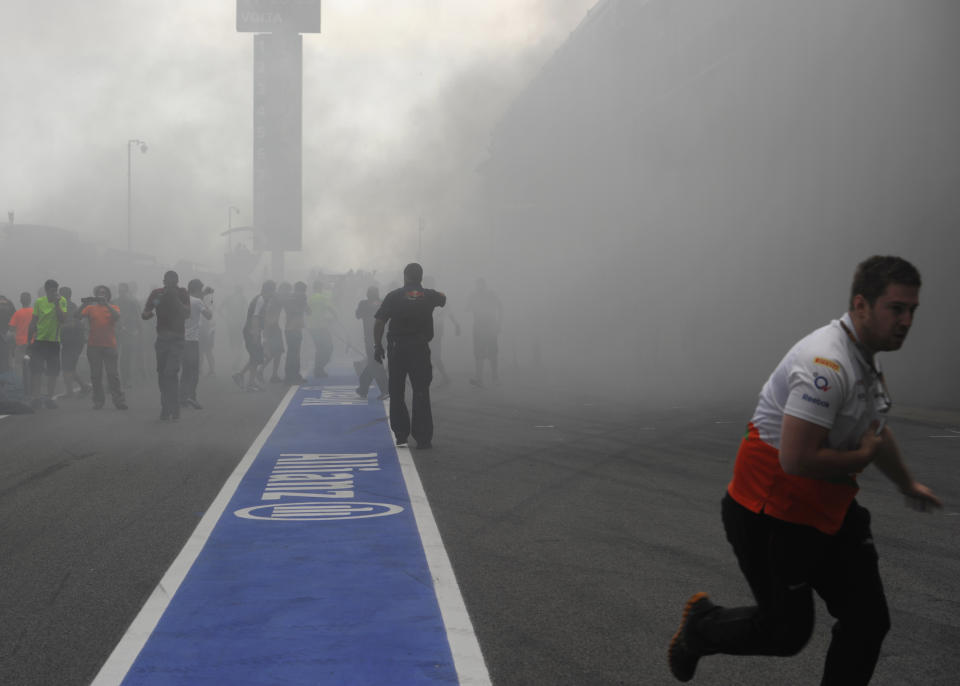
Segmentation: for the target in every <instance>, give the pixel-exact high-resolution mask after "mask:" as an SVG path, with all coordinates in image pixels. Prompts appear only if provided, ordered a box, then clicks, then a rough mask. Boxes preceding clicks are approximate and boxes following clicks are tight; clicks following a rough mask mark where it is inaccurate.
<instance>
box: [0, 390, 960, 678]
mask: <svg viewBox="0 0 960 686" xmlns="http://www.w3.org/2000/svg"><path fill="white" fill-rule="evenodd" d="M461 379H462V377H461ZM284 390H285V389H284V387H283V386H281V385H271V386H270V387H269V388H268V389H267V390H266V391H265V392H262V393H243V392H240V391H239V390H238V389H236V387H235V386H233V385H232V383H231V382H230V381H229V379H228V378H225V377H224V378H220V377H217V378H210V377H205V378H204V379H202V381H201V386H200V400H201V402H203V403H204V405H205V408H204V409H203V410H186V409H185V410H184V411H183V415H182V419H181V420H180V421H179V422H177V423H161V422H160V421H159V419H158V415H159V398H158V394H157V392H156V390H155V389H154V387H153V386H152V385H148V386H147V387H146V388H143V389H140V390H135V391H133V392H131V394H130V396H129V400H130V406H131V407H130V410H128V411H126V412H120V411H117V410H113V409H109V403H108V409H104V410H101V411H93V410H92V409H90V407H89V401H87V400H74V401H68V400H64V401H62V402H61V403H60V406H61V407H60V409H59V410H55V411H45V410H41V411H39V412H38V413H37V414H34V415H21V416H12V417H7V418H5V419H0V452H2V459H0V573H2V577H0V578H2V579H3V583H2V584H0V616H2V618H3V621H2V622H0V684H4V685H6V684H11V685H17V686H21V685H22V686H33V685H38V686H50V685H57V686H69V685H72V684H77V685H85V684H88V683H89V682H90V680H91V679H92V678H93V677H94V676H95V675H96V673H97V671H98V669H99V667H100V665H101V664H102V663H103V661H104V660H105V659H106V658H107V656H108V655H109V653H110V651H111V650H112V649H113V647H114V645H115V644H116V642H117V641H118V640H119V638H120V637H121V636H122V635H123V633H124V631H125V630H126V627H127V625H128V624H129V622H130V621H131V620H132V619H133V617H134V616H135V615H136V613H137V612H138V611H139V609H140V607H141V605H142V604H143V602H144V601H145V600H146V598H147V596H148V595H149V594H150V593H151V591H152V590H153V588H154V587H155V586H156V584H157V582H158V581H159V579H160V577H161V576H162V575H163V573H164V572H165V571H166V569H167V566H168V565H169V564H170V562H172V560H173V559H174V558H175V557H176V555H177V553H178V552H179V551H180V549H181V548H182V546H183V544H184V542H185V541H186V539H187V538H188V536H189V535H190V533H191V532H192V531H193V529H194V527H195V526H196V524H197V522H198V521H199V519H200V517H201V516H202V514H203V512H204V511H205V510H206V508H207V507H208V506H209V504H210V503H211V501H212V500H213V499H214V497H215V496H216V494H217V493H218V492H219V490H220V488H221V486H222V484H223V482H224V480H225V479H226V478H227V476H228V475H229V474H230V473H231V472H232V471H233V468H234V467H235V466H236V464H237V463H238V462H239V461H240V459H241V457H242V456H243V454H244V452H245V451H246V449H247V447H248V446H249V445H250V443H251V442H252V441H253V440H254V438H255V437H256V435H257V434H258V433H259V431H260V430H261V428H262V427H263V425H264V424H265V423H266V421H267V419H268V418H269V416H270V414H271V413H272V411H273V410H274V408H275V407H276V405H277V403H278V402H279V400H280V398H281V396H282V394H283V391H284ZM752 404H753V398H743V399H742V402H736V403H731V402H730V401H729V399H728V400H727V402H726V404H724V405H722V406H720V405H717V406H712V405H708V404H705V403H702V402H696V401H695V400H693V399H691V401H690V402H689V403H688V404H685V405H683V406H678V407H652V406H649V405H644V404H643V403H642V402H641V401H638V400H637V399H631V398H611V397H608V396H605V395H603V394H602V393H600V392H587V391H571V390H569V389H563V388H560V387H553V388H551V387H548V386H546V385H545V384H544V383H542V382H539V381H537V382H534V381H532V380H526V381H525V380H524V379H523V378H522V377H519V378H518V377H514V378H512V379H510V380H509V381H506V382H505V383H504V385H503V386H500V387H495V388H484V389H477V388H473V387H471V386H470V385H468V384H466V383H465V380H460V381H458V382H457V383H455V384H454V385H453V386H451V387H449V388H446V389H436V390H435V391H434V412H435V421H436V425H437V430H436V434H435V440H434V444H435V447H434V449H433V450H430V451H415V452H414V458H415V460H416V463H417V466H418V469H419V472H420V478H421V480H422V482H423V485H424V488H425V490H426V492H427V495H428V497H429V499H430V503H431V505H432V508H433V511H434V516H435V518H436V520H437V524H438V526H439V529H440V532H441V534H442V536H443V540H444V543H445V545H446V547H447V551H448V554H449V557H450V560H451V562H452V564H453V567H454V571H455V572H456V575H457V579H458V581H459V584H460V588H461V592H462V594H463V597H464V600H465V602H466V604H467V608H468V610H469V612H470V615H471V617H472V618H473V622H474V628H475V630H476V633H477V636H478V639H479V642H480V646H481V648H482V650H483V653H484V656H485V658H486V662H487V666H488V669H489V671H490V676H491V679H492V681H493V683H494V684H496V685H497V686H508V685H511V686H512V685H515V684H516V685H526V684H531V685H540V684H544V685H551V686H552V685H560V684H571V685H573V684H576V685H594V684H596V685H607V684H611V685H612V684H673V683H676V682H675V681H674V680H673V679H672V678H671V677H670V674H669V672H668V670H667V668H666V661H665V654H666V646H667V643H668V641H669V639H670V636H671V635H672V633H673V631H674V630H675V628H676V625H677V622H678V620H679V617H680V611H681V609H682V606H683V603H684V601H685V600H686V598H687V597H688V596H689V595H690V594H692V593H693V592H695V591H700V590H706V591H709V592H710V593H711V595H712V596H713V598H714V599H715V600H716V601H717V602H719V603H721V604H724V605H740V604H746V603H748V602H749V601H750V597H749V590H748V589H747V587H746V584H745V582H744V581H743V580H742V578H741V576H740V573H739V571H738V569H737V566H736V560H735V558H734V557H733V554H732V553H731V552H730V550H729V546H728V544H727V543H726V541H725V539H724V536H723V530H722V526H721V523H720V516H719V507H720V498H721V496H722V494H723V491H724V487H725V485H726V483H727V481H728V480H729V478H730V471H731V467H732V462H733V456H734V454H735V451H736V446H737V444H738V442H739V440H740V437H741V435H742V433H743V428H744V425H745V422H746V419H747V418H748V417H749V414H750V411H751V409H752ZM904 414H905V415H906V414H907V413H904ZM908 416H909V418H906V417H901V418H899V419H895V420H894V421H892V422H891V426H892V428H893V430H894V431H895V433H896V434H897V436H898V438H899V440H900V443H901V446H902V447H903V449H904V452H905V454H906V455H907V459H908V462H909V464H910V466H911V467H912V469H913V471H914V472H915V474H916V476H917V478H919V479H920V480H921V481H924V482H925V483H927V484H928V485H930V486H931V487H933V488H934V489H935V491H936V492H937V493H938V494H939V495H940V496H941V497H942V498H943V500H944V501H945V504H946V507H945V508H944V510H943V512H940V513H937V514H933V515H925V514H919V513H915V512H913V511H911V510H909V509H907V508H905V507H904V505H903V503H902V501H901V498H900V496H899V495H898V494H897V493H896V491H895V490H894V489H893V487H892V486H891V485H890V484H888V483H887V482H886V481H885V480H884V479H883V477H881V476H880V475H879V474H877V473H875V472H872V471H868V472H867V473H865V474H864V476H863V478H862V480H861V485H862V490H861V496H860V502H861V503H863V504H864V505H866V506H867V507H868V508H869V509H870V510H871V512H872V513H873V522H874V523H873V528H874V534H875V538H876V541H877V547H878V549H879V551H880V556H881V568H882V574H883V577H884V580H885V584H886V589H887V595H888V601H889V604H890V607H891V613H892V618H893V629H892V631H891V633H890V634H889V636H888V637H887V640H886V642H885V644H884V649H883V653H882V656H881V660H880V664H879V666H878V669H877V673H876V675H875V677H874V680H873V682H872V683H873V684H889V685H891V686H892V685H894V684H896V685H897V686H902V685H905V684H918V685H919V684H924V685H925V686H930V685H934V686H936V685H944V686H946V685H947V684H951V685H952V684H955V683H956V682H957V674H960V654H958V653H957V651H956V649H955V646H956V645H957V644H958V642H960V612H958V610H960V607H958V602H957V599H958V597H960V547H958V534H957V532H958V528H960V476H958V471H957V470H956V469H955V468H954V463H955V460H956V458H957V456H958V452H960V424H952V423H950V422H952V419H953V416H954V415H952V414H949V413H942V412H941V413H937V412H923V411H915V412H913V413H909V415H908ZM817 611H818V621H817V627H816V630H815V633H814V637H813V638H812V639H811V641H810V644H809V645H808V646H807V647H806V649H805V650H804V651H803V652H802V653H801V654H800V655H798V656H796V657H793V658H745V657H727V656H715V657H709V658H706V659H705V660H703V661H702V662H701V665H700V667H699V669H698V673H697V676H696V678H695V679H694V681H693V682H692V683H702V684H725V685H727V684H739V685H744V686H752V685H760V684H764V685H766V684H774V683H776V684H817V683H819V679H820V670H821V664H822V660H823V656H824V654H825V651H826V646H827V643H828V641H829V636H830V632H829V627H830V618H829V616H828V615H827V613H826V611H825V609H824V607H823V604H822V603H818V606H817Z"/></svg>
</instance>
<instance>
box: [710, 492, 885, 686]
mask: <svg viewBox="0 0 960 686" xmlns="http://www.w3.org/2000/svg"><path fill="white" fill-rule="evenodd" d="M722 511H723V525H724V528H725V530H726V533H727V540H728V541H730V544H731V545H732V546H733V550H734V553H736V556H737V561H738V562H739V563H740V569H741V570H742V571H743V575H744V576H745V577H746V579H747V582H748V583H749V584H750V589H751V590H752V591H753V595H754V598H755V599H756V601H757V604H756V605H755V606H752V607H740V608H719V609H718V610H716V611H714V612H711V613H710V614H708V615H706V616H705V617H703V618H702V619H701V620H700V621H699V623H698V624H697V625H696V626H695V627H693V637H692V638H693V640H694V643H695V644H697V645H696V646H695V647H698V648H700V649H701V650H702V651H703V652H704V653H706V654H711V653H726V654H731V655H780V656H787V655H795V654H796V653H798V652H799V651H800V650H801V649H802V648H803V646H804V645H806V643H807V640H808V639H809V638H810V634H811V633H812V632H813V621H814V620H813V613H814V605H813V592H814V591H816V592H817V594H818V595H819V596H820V597H821V598H823V600H824V602H825V603H826V605H827V610H828V611H829V612H830V614H831V615H832V616H833V617H835V618H836V620H837V621H836V623H835V624H834V625H833V639H832V640H831V642H830V648H829V650H828V651H827V659H826V664H825V666H824V671H823V679H822V681H821V682H820V683H821V685H822V686H840V685H842V686H858V685H860V684H867V683H868V682H869V681H870V677H871V676H872V675H873V670H874V668H875V667H876V664H877V659H878V658H879V656H880V646H881V644H882V643H883V639H884V636H886V634H887V631H889V629H890V615H889V612H888V610H887V601H886V597H885V595H884V592H883V584H882V583H881V581H880V571H879V568H878V565H877V551H876V548H875V547H874V545H873V535H872V534H871V532H870V513H869V511H867V509H866V508H864V507H861V506H860V505H859V504H858V503H857V502H856V501H854V502H853V503H852V504H851V505H850V509H849V511H848V512H847V516H846V518H845V519H844V521H843V525H842V526H841V527H840V530H839V531H838V532H837V533H836V534H833V535H828V534H824V533H822V532H820V531H818V530H817V529H815V528H813V527H809V526H802V525H799V524H791V523H789V522H784V521H782V520H779V519H774V518H773V517H769V516H767V515H765V514H763V513H759V514H756V513H753V512H751V511H750V510H748V509H746V508H745V507H743V506H741V505H740V504H739V503H737V502H736V501H735V500H734V499H733V498H731V497H730V495H729V494H727V495H726V496H725V497H724V499H723V504H722Z"/></svg>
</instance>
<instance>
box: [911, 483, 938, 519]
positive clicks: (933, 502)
mask: <svg viewBox="0 0 960 686" xmlns="http://www.w3.org/2000/svg"><path fill="white" fill-rule="evenodd" d="M903 495H904V496H905V498H906V501H907V506H908V507H911V508H913V509H914V510H916V511H917V512H930V511H931V510H933V509H936V508H941V507H943V503H942V502H940V499H939V498H938V497H937V496H935V495H934V494H933V491H931V490H930V489H929V488H927V487H926V486H924V485H923V484H921V483H918V482H916V481H914V482H913V483H912V484H910V485H909V486H908V487H907V488H905V489H903Z"/></svg>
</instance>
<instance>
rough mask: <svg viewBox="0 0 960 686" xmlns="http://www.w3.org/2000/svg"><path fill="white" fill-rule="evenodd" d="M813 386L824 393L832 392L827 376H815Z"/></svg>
mask: <svg viewBox="0 0 960 686" xmlns="http://www.w3.org/2000/svg"><path fill="white" fill-rule="evenodd" d="M813 385H814V386H816V387H817V390H818V391H823V392H824V393H826V392H827V391H829V390H830V382H829V381H828V380H827V377H825V376H815V377H814V378H813Z"/></svg>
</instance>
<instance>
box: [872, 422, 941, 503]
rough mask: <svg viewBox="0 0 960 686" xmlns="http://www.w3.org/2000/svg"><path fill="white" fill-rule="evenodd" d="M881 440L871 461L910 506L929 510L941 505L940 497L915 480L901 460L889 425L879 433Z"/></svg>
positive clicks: (898, 447)
mask: <svg viewBox="0 0 960 686" xmlns="http://www.w3.org/2000/svg"><path fill="white" fill-rule="evenodd" d="M880 438H881V440H882V442H881V444H880V447H879V449H878V450H877V454H876V456H875V457H874V458H873V463H874V464H875V465H876V466H877V469H879V470H880V472H881V473H882V474H883V475H884V476H885V477H887V478H888V479H890V481H892V482H893V483H894V484H895V485H896V486H897V488H899V489H900V492H901V493H903V494H904V495H905V496H907V502H908V504H910V506H911V507H913V508H914V509H917V510H930V509H932V508H934V507H943V503H941V502H940V499H939V498H937V496H935V495H934V494H933V491H931V490H930V489H929V488H927V487H926V486H924V485H923V484H921V483H919V482H918V481H915V480H914V478H913V476H912V475H911V474H910V470H909V469H907V465H906V463H905V462H904V461H903V454H902V453H901V452H900V446H899V445H897V441H896V439H895V438H894V437H893V432H892V431H890V427H884V429H883V432H881V434H880Z"/></svg>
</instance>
